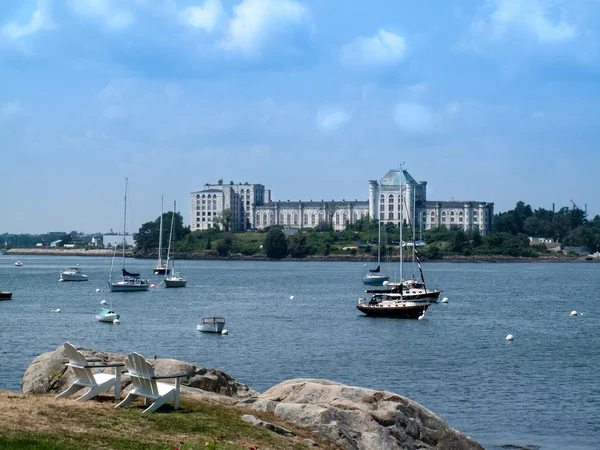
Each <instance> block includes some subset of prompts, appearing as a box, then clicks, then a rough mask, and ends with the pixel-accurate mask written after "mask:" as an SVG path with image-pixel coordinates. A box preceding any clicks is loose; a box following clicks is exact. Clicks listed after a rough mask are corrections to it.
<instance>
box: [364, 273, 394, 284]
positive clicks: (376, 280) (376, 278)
mask: <svg viewBox="0 0 600 450" xmlns="http://www.w3.org/2000/svg"><path fill="white" fill-rule="evenodd" d="M389 279H390V277H388V276H387V275H364V276H363V280H362V281H363V284H366V285H368V286H381V285H383V283H384V282H386V281H389Z"/></svg>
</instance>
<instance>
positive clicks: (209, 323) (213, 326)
mask: <svg viewBox="0 0 600 450" xmlns="http://www.w3.org/2000/svg"><path fill="white" fill-rule="evenodd" d="M224 328H225V318H223V317H204V318H203V319H202V321H201V322H200V323H199V324H198V326H197V327H196V329H197V330H198V331H204V332H205V333H221V332H223V329H224Z"/></svg>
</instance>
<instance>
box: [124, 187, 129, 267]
mask: <svg viewBox="0 0 600 450" xmlns="http://www.w3.org/2000/svg"><path fill="white" fill-rule="evenodd" d="M128 180H129V178H127V177H125V200H124V205H125V207H124V212H123V269H125V237H126V236H127V233H126V232H125V229H126V228H127V181H128Z"/></svg>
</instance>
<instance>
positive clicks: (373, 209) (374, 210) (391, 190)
mask: <svg viewBox="0 0 600 450" xmlns="http://www.w3.org/2000/svg"><path fill="white" fill-rule="evenodd" d="M401 197H402V205H403V210H402V218H403V220H404V221H407V222H410V223H411V225H412V224H416V227H415V230H429V229H431V228H436V227H440V226H445V227H447V228H461V229H463V230H464V231H470V230H475V229H478V230H479V232H480V233H481V234H482V235H486V234H488V233H489V232H491V230H492V218H493V216H494V204H493V203H489V202H480V201H472V200H469V201H454V200H452V201H428V200H427V182H426V181H418V182H417V181H415V179H414V178H413V177H412V176H411V175H410V174H409V173H408V172H407V171H406V170H402V171H400V170H390V171H389V172H388V173H387V174H386V175H385V176H384V177H383V178H382V179H381V180H380V181H376V180H371V181H369V215H370V216H371V217H374V218H377V219H379V220H380V221H382V222H393V223H394V224H398V223H399V221H400V204H401V202H400V199H401Z"/></svg>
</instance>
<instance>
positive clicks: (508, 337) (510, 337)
mask: <svg viewBox="0 0 600 450" xmlns="http://www.w3.org/2000/svg"><path fill="white" fill-rule="evenodd" d="M513 338H514V336H513V335H512V334H509V335H508V336H506V337H505V338H504V339H505V340H507V341H512V340H513Z"/></svg>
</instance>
